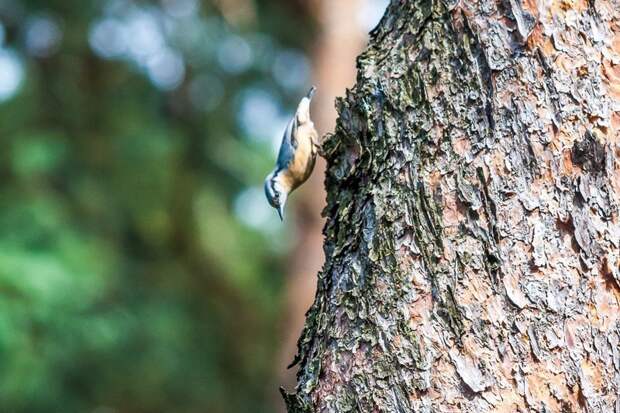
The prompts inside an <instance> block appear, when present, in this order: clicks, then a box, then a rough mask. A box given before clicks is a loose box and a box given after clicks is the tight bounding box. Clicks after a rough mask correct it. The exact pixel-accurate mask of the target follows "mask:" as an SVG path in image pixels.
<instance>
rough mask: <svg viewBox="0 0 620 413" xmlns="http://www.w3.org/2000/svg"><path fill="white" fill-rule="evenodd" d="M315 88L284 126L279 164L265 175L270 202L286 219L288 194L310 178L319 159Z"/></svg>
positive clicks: (311, 89) (277, 162) (282, 218)
mask: <svg viewBox="0 0 620 413" xmlns="http://www.w3.org/2000/svg"><path fill="white" fill-rule="evenodd" d="M315 92H316V87H315V86H312V87H311V88H310V91H309V92H308V94H307V95H306V96H304V97H303V98H302V99H301V101H300V102H299V105H298V106H297V111H296V112H295V115H294V116H293V118H292V119H291V120H290V121H289V123H288V125H287V127H286V129H285V130H284V136H283V137H282V143H281V144H280V150H279V152H278V159H277V160H276V166H275V168H274V169H273V171H271V173H270V174H269V175H267V178H265V196H266V197H267V201H268V202H269V205H271V206H272V207H273V208H275V209H276V211H278V215H279V216H280V220H284V206H285V205H286V201H287V199H288V196H289V195H290V193H291V192H293V191H294V190H295V189H296V188H298V187H299V186H300V185H301V184H303V183H304V182H306V180H307V179H308V178H309V177H310V175H311V174H312V170H313V169H314V164H315V162H316V155H317V152H318V149H319V147H320V143H319V134H318V132H317V131H316V129H315V127H314V123H313V122H312V119H311V118H310V102H311V101H312V97H313V96H314V93H315Z"/></svg>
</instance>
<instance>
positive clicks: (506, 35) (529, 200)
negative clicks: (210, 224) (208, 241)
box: [284, 0, 620, 413]
mask: <svg viewBox="0 0 620 413" xmlns="http://www.w3.org/2000/svg"><path fill="white" fill-rule="evenodd" d="M337 109H338V112H339V119H338V123H337V126H336V130H335V132H334V134H333V135H330V136H329V137H327V138H326V140H325V142H324V145H323V146H324V152H325V154H326V158H327V160H328V170H327V175H326V180H325V183H326V188H327V191H328V199H327V201H328V205H327V207H326V209H325V211H324V213H325V215H326V217H327V224H326V226H325V229H324V234H325V246H324V249H325V254H326V258H327V261H326V263H325V266H324V267H323V269H322V271H321V273H320V274H319V280H318V286H317V294H316V298H315V301H314V304H313V305H312V307H311V308H310V310H309V312H308V315H307V321H306V326H305V328H304V331H303V333H302V336H301V338H300V340H299V353H298V356H297V359H296V362H297V363H299V365H300V370H299V373H298V385H297V387H296V389H295V391H294V392H293V393H290V394H289V393H286V392H284V394H285V401H286V403H287V406H288V409H289V412H353V411H359V412H413V411H415V412H491V411H493V412H502V411H505V412H515V411H537V412H560V411H562V412H573V411H575V412H577V411H588V412H614V411H615V412H617V413H620V401H619V396H618V394H620V350H619V347H618V346H619V341H620V253H619V250H620V222H619V216H618V214H619V209H618V205H619V204H620V162H619V158H620V142H619V141H620V139H619V133H618V129H619V127H620V4H619V2H618V1H616V0H614V1H608V0H594V1H581V0H570V1H569V0H560V1H557V0H550V1H547V2H538V3H536V4H535V3H534V2H531V1H523V2H522V1H521V0H510V1H503V0H497V1H496V0H480V1H468V0H462V1H460V2H455V1H450V0H446V1H439V0H393V1H392V2H391V4H390V6H389V7H388V10H387V12H386V15H385V16H384V18H383V19H382V21H381V23H380V24H379V26H378V27H377V28H376V29H375V30H374V31H373V32H372V33H371V39H370V43H369V46H368V48H367V50H366V51H365V52H364V53H363V54H362V55H361V56H360V57H359V58H358V79H357V84H356V86H355V87H354V89H353V90H352V91H349V92H348V93H347V95H346V97H344V98H342V99H340V100H339V101H338V102H337Z"/></svg>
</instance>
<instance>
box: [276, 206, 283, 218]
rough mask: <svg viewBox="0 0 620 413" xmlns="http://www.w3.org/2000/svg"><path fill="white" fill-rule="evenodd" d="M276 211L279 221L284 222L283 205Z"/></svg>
mask: <svg viewBox="0 0 620 413" xmlns="http://www.w3.org/2000/svg"><path fill="white" fill-rule="evenodd" d="M277 209H278V215H279V216H280V221H284V204H282V205H280V206H279V207H278V208H277Z"/></svg>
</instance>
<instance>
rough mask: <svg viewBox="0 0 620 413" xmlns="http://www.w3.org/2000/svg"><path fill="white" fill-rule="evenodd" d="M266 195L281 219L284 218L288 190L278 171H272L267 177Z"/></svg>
mask: <svg viewBox="0 0 620 413" xmlns="http://www.w3.org/2000/svg"><path fill="white" fill-rule="evenodd" d="M265 196H266V197H267V201H268V202H269V205H271V206H272V207H274V208H275V209H276V211H278V215H279V216H280V219H281V220H284V206H285V205H286V199H287V197H288V191H287V190H286V188H285V186H284V185H283V184H282V182H281V180H280V179H279V175H278V174H277V173H271V174H269V176H267V179H265Z"/></svg>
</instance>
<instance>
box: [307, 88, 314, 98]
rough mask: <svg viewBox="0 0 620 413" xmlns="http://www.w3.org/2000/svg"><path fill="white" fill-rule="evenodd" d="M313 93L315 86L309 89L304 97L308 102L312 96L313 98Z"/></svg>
mask: <svg viewBox="0 0 620 413" xmlns="http://www.w3.org/2000/svg"><path fill="white" fill-rule="evenodd" d="M314 92H316V86H312V87H311V88H310V90H309V91H308V94H307V95H306V97H307V98H308V99H309V100H312V96H314Z"/></svg>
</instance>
